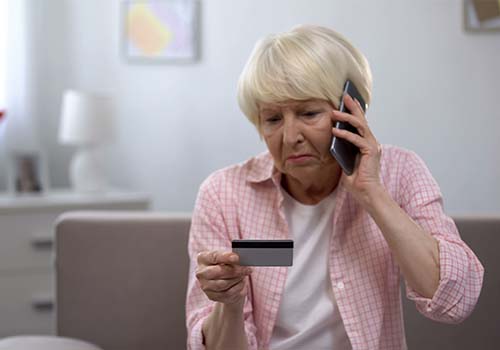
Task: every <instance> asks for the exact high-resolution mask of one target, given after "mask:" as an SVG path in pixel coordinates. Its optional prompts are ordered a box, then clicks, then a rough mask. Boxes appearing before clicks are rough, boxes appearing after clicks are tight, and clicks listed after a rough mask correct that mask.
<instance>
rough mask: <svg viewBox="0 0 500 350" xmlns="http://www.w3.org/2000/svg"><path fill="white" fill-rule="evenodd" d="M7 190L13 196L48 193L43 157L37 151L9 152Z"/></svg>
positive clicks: (45, 165)
mask: <svg viewBox="0 0 500 350" xmlns="http://www.w3.org/2000/svg"><path fill="white" fill-rule="evenodd" d="M7 164H8V165H7V189H8V191H9V193H10V194H13V195H27V194H31V195H33V194H43V193H44V192H46V191H48V187H49V185H48V173H47V164H46V160H45V157H44V155H43V153H42V152H39V151H10V152H9V153H8V155H7Z"/></svg>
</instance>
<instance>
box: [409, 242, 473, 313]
mask: <svg viewBox="0 0 500 350" xmlns="http://www.w3.org/2000/svg"><path fill="white" fill-rule="evenodd" d="M435 238H436V239H437V240H438V242H439V269H440V271H439V273H440V277H439V285H438V289H437V290H436V292H435V293H434V295H433V297H432V298H426V297H423V296H422V295H420V294H419V293H417V292H416V291H415V290H413V289H412V288H411V287H410V286H409V285H408V283H406V282H405V283H406V290H407V293H406V295H407V297H408V299H410V300H413V301H415V304H416V307H417V310H418V311H419V312H420V313H422V314H423V315H424V316H426V317H428V318H430V319H433V320H435V321H439V322H445V323H460V322H461V321H463V320H464V319H465V318H466V317H467V316H468V314H469V313H470V312H471V311H472V309H473V307H474V305H472V306H470V305H466V304H467V303H464V302H463V299H464V297H465V284H466V283H467V277H468V274H469V258H468V256H467V254H466V252H465V250H464V248H463V247H462V244H461V243H459V242H449V241H446V240H442V239H440V238H437V237H435Z"/></svg>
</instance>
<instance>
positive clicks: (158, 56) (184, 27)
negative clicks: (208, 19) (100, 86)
mask: <svg viewBox="0 0 500 350" xmlns="http://www.w3.org/2000/svg"><path fill="white" fill-rule="evenodd" d="M123 5H124V6H123V16H122V23H123V41H122V45H123V50H124V54H125V57H126V58H127V59H129V60H132V61H134V60H137V61H143V62H155V61H156V62H162V61H164V62H168V61H194V60H196V58H197V56H198V52H197V51H198V47H197V46H198V43H197V16H198V13H197V11H198V9H197V2H196V1H189V0H148V1H125V2H124V4H123Z"/></svg>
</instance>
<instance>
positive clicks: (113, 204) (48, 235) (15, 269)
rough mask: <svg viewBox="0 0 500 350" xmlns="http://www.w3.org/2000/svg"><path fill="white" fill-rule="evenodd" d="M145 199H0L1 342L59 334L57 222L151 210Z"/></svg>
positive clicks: (124, 195) (114, 195)
mask: <svg viewBox="0 0 500 350" xmlns="http://www.w3.org/2000/svg"><path fill="white" fill-rule="evenodd" d="M149 207H150V199H149V196H148V195H146V194H143V193H130V192H119V191H113V192H107V193H102V194H88V195H83V194H76V193H74V192H71V191H65V190H59V191H51V192H49V193H46V194H43V195H29V196H25V195H23V196H18V197H15V196H9V195H1V194H0V338H1V337H5V336H11V335H17V334H53V333H54V324H55V320H54V314H55V313H54V312H53V308H54V305H53V303H54V270H53V258H54V257H53V255H52V254H53V249H52V246H53V239H54V222H55V219H56V218H57V217H58V216H59V215H60V214H62V213H63V212H66V211H72V210H86V209H89V210H100V209H103V210H148V209H149Z"/></svg>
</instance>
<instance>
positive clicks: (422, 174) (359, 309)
mask: <svg viewBox="0 0 500 350" xmlns="http://www.w3.org/2000/svg"><path fill="white" fill-rule="evenodd" d="M280 178H281V174H280V173H279V172H277V171H276V169H275V168H274V164H273V160H272V158H271V156H270V154H269V153H267V152H266V153H263V154H261V155H259V156H257V157H254V158H251V159H250V160H248V161H246V162H245V163H242V164H238V165H234V166H231V167H228V168H225V169H222V170H219V171H217V172H215V173H214V174H212V175H211V176H210V177H209V178H208V179H206V180H205V182H204V183H203V184H202V185H201V187H200V191H199V194H198V198H197V201H196V205H195V209H194V213H193V218H192V224H191V232H190V237H189V254H190V257H191V268H190V276H189V285H188V292H187V300H186V317H187V328H188V348H189V349H193V350H195V349H196V350H197V349H204V346H203V343H202V340H203V338H202V333H201V326H202V323H203V321H204V320H205V318H206V317H207V315H208V314H209V313H210V312H211V310H212V308H213V306H214V302H212V301H211V300H209V299H208V298H207V297H206V296H205V294H204V293H203V291H202V290H201V288H200V287H199V285H198V283H197V280H196V277H195V269H196V266H197V261H196V259H197V254H198V253H199V252H201V251H206V250H228V251H229V250H231V240H232V239H287V238H289V237H288V227H287V223H286V219H285V216H284V212H283V207H282V201H283V197H282V195H281V192H280V190H279V186H280ZM381 179H382V182H383V184H384V186H385V188H386V189H387V191H388V192H389V193H390V194H391V196H392V198H393V199H394V200H395V201H396V202H397V203H398V204H399V205H400V206H401V208H403V209H404V210H405V211H406V212H407V213H408V215H409V216H410V217H411V218H412V219H413V220H414V221H415V222H417V223H418V224H419V225H420V226H421V227H422V228H423V229H425V230H427V232H429V233H430V234H432V236H434V237H435V238H436V239H437V240H438V241H439V262H440V281H439V287H438V289H437V291H436V293H435V294H434V296H433V298H432V299H428V298H424V297H422V296H420V295H419V294H418V293H416V292H415V291H414V290H412V289H411V288H410V287H409V286H408V284H407V285H406V294H407V297H408V298H409V299H411V300H413V301H414V302H415V304H416V307H417V309H418V310H419V311H420V312H421V313H422V314H423V315H425V316H426V317H429V318H431V319H433V320H436V321H440V322H446V323H458V322H461V321H462V320H464V319H465V318H466V317H467V316H468V315H469V314H470V313H471V312H472V310H473V308H474V306H475V304H476V301H477V298H478V297H479V293H480V290H481V285H482V279H483V272H484V269H483V266H482V265H481V263H480V262H479V260H478V259H477V257H476V256H475V255H474V253H473V252H472V251H471V250H470V248H469V247H468V246H467V245H466V244H465V243H464V242H463V241H462V240H461V239H460V236H459V233H458V231H457V228H456V226H455V224H454V222H453V220H452V219H451V218H450V217H448V216H447V215H446V214H445V213H444V212H443V203H442V197H441V192H440V190H439V187H438V185H437V183H436V181H435V180H434V179H433V177H432V175H431V174H430V172H429V170H428V169H427V167H426V166H425V164H424V162H423V161H422V160H421V159H420V158H419V157H418V156H417V155H416V154H415V153H413V152H411V151H407V150H403V149H401V148H398V147H394V146H383V147H382V159H381ZM332 220H333V232H332V236H331V240H330V251H329V264H330V266H329V267H330V280H331V284H332V288H333V291H334V293H335V297H336V300H337V304H338V308H339V310H340V314H341V316H342V319H343V321H344V326H345V329H346V332H347V334H348V336H349V339H350V341H351V344H352V347H353V349H354V350H358V349H367V350H375V349H381V350H391V349H394V350H396V349H397V350H401V349H405V348H406V341H405V333H404V325H403V317H402V306H401V295H400V288H399V286H400V276H401V272H400V269H399V267H398V265H397V263H396V261H395V259H394V257H393V255H392V253H391V251H390V249H389V247H388V245H387V243H386V241H385V239H384V237H383V235H382V233H381V231H380V229H379V228H378V226H377V225H376V224H375V222H374V221H373V219H372V218H371V217H370V215H369V214H368V213H367V212H366V211H365V210H363V208H362V207H361V206H360V205H359V204H358V203H357V202H356V201H355V200H354V198H353V197H352V196H351V195H350V194H349V193H348V192H347V191H346V190H345V188H343V186H342V185H340V184H339V187H338V193H337V204H336V208H335V212H334V214H333V217H332ZM286 275H287V268H286V267H264V268H254V271H253V273H252V275H251V277H250V284H249V285H250V287H249V291H248V298H247V301H246V303H245V308H244V315H245V331H246V335H247V338H248V345H249V349H268V348H269V341H270V338H271V334H272V332H273V327H274V324H275V320H276V315H277V312H278V307H279V305H280V298H281V295H282V293H283V289H284V287H285V281H286ZM312 288H314V287H312ZM304 312H307V310H304ZM224 350H226V349H224Z"/></svg>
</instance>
